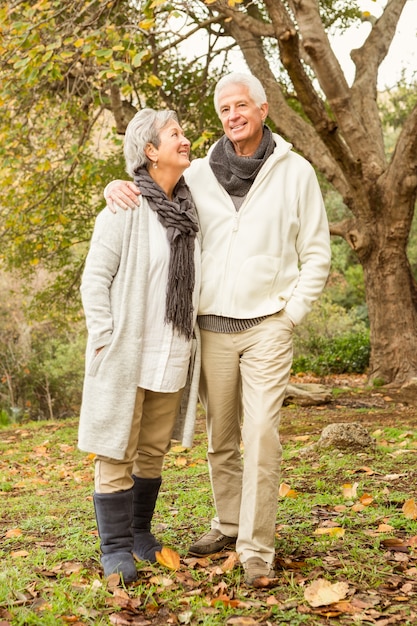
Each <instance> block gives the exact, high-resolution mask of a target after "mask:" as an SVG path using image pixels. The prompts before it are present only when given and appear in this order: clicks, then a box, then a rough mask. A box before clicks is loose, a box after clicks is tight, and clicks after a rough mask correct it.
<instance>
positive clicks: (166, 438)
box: [94, 387, 183, 493]
mask: <svg viewBox="0 0 417 626" xmlns="http://www.w3.org/2000/svg"><path fill="white" fill-rule="evenodd" d="M182 391H183V390H182V389H181V390H180V391H175V392H174V393H159V392H155V391H149V390H147V389H142V388H140V387H138V391H137V394H136V403H135V410H134V414H133V418H132V426H131V430H130V437H129V442H128V445H127V449H126V453H125V457H124V459H123V460H122V461H117V460H116V459H111V458H109V457H105V456H97V457H96V459H95V480H94V487H95V491H96V493H114V492H116V491H124V490H126V489H130V488H131V487H132V486H133V478H132V474H134V475H135V476H138V477H140V478H159V476H161V472H162V465H163V463H164V457H165V454H166V453H167V452H168V451H169V449H170V445H171V435H172V431H173V429H174V424H175V418H176V416H177V414H178V410H179V406H180V402H181V396H182ZM115 419H117V416H115Z"/></svg>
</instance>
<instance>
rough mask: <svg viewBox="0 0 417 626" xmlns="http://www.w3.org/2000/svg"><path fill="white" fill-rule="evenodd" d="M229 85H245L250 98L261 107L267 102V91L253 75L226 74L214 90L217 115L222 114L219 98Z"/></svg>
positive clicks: (240, 73)
mask: <svg viewBox="0 0 417 626" xmlns="http://www.w3.org/2000/svg"><path fill="white" fill-rule="evenodd" d="M229 85H244V86H245V87H247V88H248V92H249V96H250V97H251V98H252V100H253V101H254V102H255V104H256V105H257V106H258V107H260V106H261V104H264V103H265V102H267V98H266V93H265V89H264V88H263V86H262V83H261V81H260V80H259V79H258V78H256V76H254V75H253V74H245V73H244V72H232V73H231V74H226V76H223V78H221V79H220V80H219V82H218V83H217V85H216V88H215V90H214V108H215V109H216V113H217V115H219V114H220V109H219V98H220V93H221V91H222V90H223V89H224V88H225V87H228V86H229Z"/></svg>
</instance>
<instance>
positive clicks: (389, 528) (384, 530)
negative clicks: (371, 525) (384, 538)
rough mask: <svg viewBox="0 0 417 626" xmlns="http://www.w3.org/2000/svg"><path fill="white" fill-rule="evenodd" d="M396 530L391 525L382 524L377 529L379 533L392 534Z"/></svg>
mask: <svg viewBox="0 0 417 626" xmlns="http://www.w3.org/2000/svg"><path fill="white" fill-rule="evenodd" d="M392 530H394V526H390V524H380V525H379V526H378V528H377V532H378V533H390V532H391V531H392Z"/></svg>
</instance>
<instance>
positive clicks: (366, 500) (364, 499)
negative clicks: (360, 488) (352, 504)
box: [359, 493, 374, 506]
mask: <svg viewBox="0 0 417 626" xmlns="http://www.w3.org/2000/svg"><path fill="white" fill-rule="evenodd" d="M359 501H360V503H361V504H363V505H364V506H369V505H370V504H372V502H373V501H374V499H373V497H372V496H371V495H369V493H364V494H363V496H361V497H360V498H359Z"/></svg>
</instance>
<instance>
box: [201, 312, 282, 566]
mask: <svg viewBox="0 0 417 626" xmlns="http://www.w3.org/2000/svg"><path fill="white" fill-rule="evenodd" d="M292 336H293V324H292V322H291V320H290V319H289V317H288V316H287V314H286V313H283V312H280V313H277V314H275V315H271V316H270V317H268V318H266V319H265V320H264V321H263V322H261V323H260V324H258V325H257V326H254V327H253V328H250V329H249V330H245V331H243V332H239V333H231V334H227V333H215V332H210V331H205V330H202V331H201V348H202V376H201V385H200V398H201V401H202V404H203V405H204V407H205V409H206V414H207V432H208V461H209V471H210V478H211V484H212V489H213V496H214V502H215V507H216V513H217V515H216V517H215V518H214V519H213V520H212V528H217V529H219V530H221V532H222V533H223V534H225V535H228V536H231V537H233V536H237V544H236V549H237V552H238V554H239V557H240V560H241V562H242V563H244V562H245V561H246V560H247V559H248V558H249V557H251V556H260V557H261V558H263V559H264V560H265V561H266V562H268V563H272V561H273V558H274V543H275V523H276V514H277V500H278V489H279V480H280V465H281V458H282V448H281V443H280V439H279V432H278V429H279V418H280V409H281V406H282V402H283V399H284V394H285V388H286V386H287V383H288V379H289V375H290V370H291V363H292ZM243 416H244V419H243ZM242 423H243V425H242ZM241 439H242V441H243V449H244V463H243V462H242V454H241V448H240V445H241Z"/></svg>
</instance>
